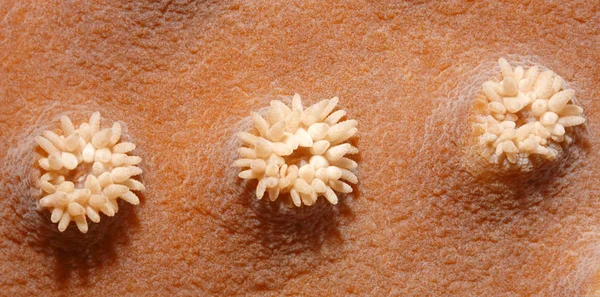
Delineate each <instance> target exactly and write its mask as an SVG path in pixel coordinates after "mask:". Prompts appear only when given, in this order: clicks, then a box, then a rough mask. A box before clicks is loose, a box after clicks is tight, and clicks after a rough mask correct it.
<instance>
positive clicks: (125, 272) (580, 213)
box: [0, 0, 600, 296]
mask: <svg viewBox="0 0 600 297" xmlns="http://www.w3.org/2000/svg"><path fill="white" fill-rule="evenodd" d="M93 2H94V3H87V2H79V1H78V2H66V1H29V2H27V1H21V2H18V3H16V1H5V2H3V3H1V4H0V139H1V140H0V166H1V167H0V187H1V191H0V220H1V223H0V295H3V296H24V295H31V296H36V295H42V294H43V295H44V296H53V295H55V296H80V295H86V296H141V295H144V296H170V295H177V296H190V295H203V296H207V295H218V296H231V295H248V296H257V295H276V296H282V295H303V296H317V295H320V296H410V295H412V296H441V295H456V296H467V295H482V296H528V295H534V296H535V295H536V296H550V295H552V294H556V296H583V295H586V294H593V293H594V290H595V288H594V287H595V283H597V282H598V279H600V278H598V277H597V274H598V271H599V270H600V228H598V226H599V224H600V213H599V211H598V207H599V206H600V182H599V181H600V180H599V178H600V174H599V173H598V168H599V165H600V159H599V158H598V157H599V156H598V152H597V148H598V138H597V136H596V135H597V134H598V129H599V128H598V125H597V123H598V121H599V120H600V117H599V116H598V113H597V112H598V110H600V106H599V102H600V101H598V99H597V98H598V97H599V96H600V91H599V85H600V70H599V67H600V50H599V48H600V25H599V24H600V3H599V2H597V1H503V2H502V3H498V1H458V0H457V1H404V2H401V1H339V2H335V3H329V2H330V1H253V2H249V1H248V2H247V1H209V2H205V1H198V2H196V1H168V2H167V1H162V2H158V1H120V2H119V1H115V2H112V1H109V2H105V3H104V2H101V1H93ZM188 2H189V3H188ZM563 2H564V3H563ZM501 56H504V57H507V58H508V60H509V61H510V62H515V61H530V62H533V63H536V64H539V65H544V66H546V67H548V68H550V69H552V70H554V71H555V72H556V73H558V74H559V75H561V76H563V77H564V78H565V79H566V80H567V81H568V82H569V83H570V84H571V86H572V87H573V88H575V89H576V91H577V98H578V102H579V103H580V105H582V106H583V107H584V109H585V113H586V116H587V127H586V131H587V132H586V135H585V137H586V139H585V141H584V143H583V144H582V145H581V146H580V147H579V148H577V149H575V150H573V154H575V156H574V157H573V158H572V162H571V163H569V164H563V165H564V166H565V167H564V168H565V169H564V170H557V171H555V172H553V173H552V174H553V175H552V176H551V177H549V178H547V179H544V180H543V182H537V183H527V182H523V183H519V182H516V183H514V182H513V183H505V182H503V181H502V180H496V181H490V180H487V181H482V180H479V179H477V178H474V177H473V176H472V175H471V174H470V173H469V172H468V171H465V170H463V169H462V162H464V148H462V147H461V142H460V141H458V140H459V139H460V138H461V137H462V136H463V134H464V133H465V130H464V129H460V127H463V126H464V125H465V123H467V120H468V119H467V114H466V113H465V112H464V111H465V108H464V106H463V108H452V104H453V103H457V102H462V104H468V102H469V93H468V90H469V89H470V88H471V87H472V86H473V85H475V86H476V83H475V82H478V81H480V80H481V78H483V79H485V77H484V76H483V74H485V73H488V74H489V71H490V70H493V68H494V63H495V61H496V60H497V59H498V58H499V57H501ZM295 92H297V93H300V94H301V95H302V96H303V98H304V100H305V103H314V102H316V101H317V100H319V99H322V98H330V97H333V96H339V97H340V107H341V108H343V109H345V110H346V111H347V112H348V115H349V117H350V118H354V119H357V120H358V121H359V134H358V136H357V137H356V139H355V141H354V142H355V144H356V145H357V146H358V148H359V149H360V151H361V153H360V155H359V156H358V157H357V159H358V160H359V170H358V173H359V178H360V183H359V184H358V186H357V187H355V193H354V195H352V196H349V197H345V198H342V199H341V202H340V204H339V205H337V206H330V205H328V204H327V203H324V202H325V201H321V203H318V204H317V205H316V206H314V207H313V208H303V209H300V210H298V209H297V210H287V211H280V210H278V208H277V206H278V204H276V203H275V204H269V203H268V202H266V201H259V202H257V201H255V199H254V197H253V196H252V195H251V194H249V191H248V189H246V188H245V187H244V185H242V184H241V183H240V181H239V180H238V179H237V178H236V174H237V172H238V170H237V169H235V168H231V167H230V164H231V163H232V162H233V160H234V159H235V158H236V154H235V148H236V146H237V145H239V143H238V142H237V141H236V139H235V137H234V134H235V132H236V131H238V130H239V129H242V128H243V127H245V126H244V125H245V124H244V123H246V122H245V120H244V118H245V117H247V116H248V115H249V112H250V111H252V110H258V109H259V108H261V107H263V106H267V105H268V103H269V101H270V100H272V99H276V98H278V96H279V95H291V94H293V93H295ZM457 104H458V103H457ZM467 106H468V105H467ZM93 111H100V112H101V113H102V116H103V117H104V120H103V121H104V124H105V125H108V124H110V123H111V122H112V121H115V120H119V121H121V122H122V123H123V125H124V127H125V129H126V136H127V137H128V138H129V139H131V140H132V141H134V142H135V143H136V144H137V145H138V149H137V150H136V154H138V155H140V156H141V157H142V158H144V161H143V163H142V167H143V169H144V174H143V175H142V177H141V180H142V181H143V182H144V183H145V185H146V188H147V190H146V191H145V193H144V195H143V196H142V203H141V205H139V206H137V207H130V206H128V205H123V207H122V209H121V211H120V212H119V213H118V215H117V216H116V217H114V218H107V217H103V218H102V222H101V223H100V224H96V225H94V226H93V227H92V228H91V229H90V231H89V232H88V234H86V235H85V236H84V235H80V234H79V233H78V232H77V230H76V228H75V226H71V227H70V228H69V230H67V231H66V232H65V233H63V234H59V233H58V232H57V231H56V230H55V229H56V226H55V225H54V224H51V223H50V221H49V218H48V217H49V215H48V212H47V211H41V210H38V209H37V206H36V198H35V191H34V189H35V182H34V181H35V179H34V178H35V169H34V168H35V167H34V164H35V158H36V155H35V143H34V141H33V137H34V136H35V135H38V134H39V133H41V131H43V130H44V129H56V128H57V127H58V126H59V121H58V119H59V116H60V115H62V114H68V115H70V116H71V117H72V118H73V119H74V120H75V122H76V123H79V122H80V121H81V120H83V119H86V118H88V117H89V115H91V113H92V112H93ZM321 200H324V199H321Z"/></svg>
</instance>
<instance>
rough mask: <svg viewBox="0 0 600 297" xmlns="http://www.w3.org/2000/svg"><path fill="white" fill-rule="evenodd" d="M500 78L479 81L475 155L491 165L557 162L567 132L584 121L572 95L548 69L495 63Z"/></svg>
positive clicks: (567, 141)
mask: <svg viewBox="0 0 600 297" xmlns="http://www.w3.org/2000/svg"><path fill="white" fill-rule="evenodd" d="M498 64H499V65H500V71H501V74H502V75H501V77H502V78H501V79H492V80H488V81H486V82H484V83H483V85H482V89H481V95H482V96H481V97H482V98H480V99H479V100H480V101H483V103H484V105H485V106H486V108H485V114H484V115H480V116H479V119H478V121H477V123H476V125H475V131H476V134H478V135H479V145H480V146H481V147H482V149H481V151H480V153H481V155H482V156H484V157H485V158H486V159H488V160H489V161H490V162H492V163H498V164H503V163H504V164H515V163H518V164H524V163H528V162H530V161H531V160H530V158H534V157H535V156H540V157H542V158H543V159H545V160H550V161H551V160H554V159H556V157H557V155H558V153H559V151H560V150H562V149H563V148H565V147H567V146H569V145H570V144H571V143H572V141H573V138H572V128H571V127H574V126H578V125H581V124H583V123H584V122H585V118H584V117H583V115H582V114H583V108H581V107H580V106H578V105H576V104H575V103H574V102H573V100H574V98H575V91H574V90H573V89H565V85H566V84H565V81H564V79H563V78H562V77H560V76H558V75H557V74H555V73H554V72H552V71H551V70H545V71H543V72H541V73H540V69H539V68H538V67H537V66H533V67H530V68H529V69H527V70H525V69H524V68H523V67H521V66H518V67H516V68H514V69H513V68H512V67H511V66H510V64H509V63H508V62H507V61H506V60H505V59H503V58H500V59H499V61H498Z"/></svg>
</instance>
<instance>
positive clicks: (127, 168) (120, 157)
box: [35, 112, 144, 233]
mask: <svg viewBox="0 0 600 297" xmlns="http://www.w3.org/2000/svg"><path fill="white" fill-rule="evenodd" d="M60 121H61V126H62V132H61V133H58V134H57V133H54V132H52V131H44V133H43V134H42V135H41V136H37V137H36V138H35V140H36V142H37V144H38V145H39V146H40V147H41V148H42V149H43V150H44V151H45V152H46V153H47V155H46V156H44V157H42V158H41V159H40V160H39V162H38V163H39V166H40V167H41V168H42V170H43V171H44V174H43V175H42V176H41V177H40V180H39V186H40V188H41V189H42V191H43V192H44V193H45V194H46V196H44V197H43V198H42V199H40V201H39V202H40V205H41V206H42V207H44V208H48V209H50V210H51V211H52V216H51V220H52V222H53V223H58V230H59V231H61V232H62V231H64V230H66V229H67V227H68V226H69V224H70V223H71V221H75V223H76V224H77V227H78V228H79V231H81V232H82V233H86V232H87V231H88V224H87V219H86V217H88V218H89V219H90V220H92V222H95V223H98V222H100V215H99V213H100V212H102V213H104V214H106V215H107V216H114V215H115V213H116V212H117V211H118V210H119V207H118V204H117V199H118V198H121V199H123V200H125V201H127V202H129V203H131V204H133V205H137V204H139V202H140V200H139V199H138V197H137V196H136V195H135V194H134V193H133V192H131V191H132V190H133V191H143V190H144V185H143V184H142V183H141V182H139V181H137V180H135V179H132V178H131V177H133V176H136V175H139V174H141V173H142V170H141V169H140V168H138V167H137V166H136V165H137V164H139V163H140V162H141V160H142V159H141V158H140V157H137V156H131V155H128V153H129V152H131V151H133V150H134V149H135V144H133V143H131V142H120V139H121V125H119V123H116V122H115V123H114V124H113V125H112V127H111V128H105V129H100V113H98V112H95V113H94V114H92V116H91V118H90V121H89V123H82V124H81V125H80V126H79V128H77V129H76V128H75V127H74V126H73V123H72V122H71V119H69V117H68V116H63V117H61V119H60Z"/></svg>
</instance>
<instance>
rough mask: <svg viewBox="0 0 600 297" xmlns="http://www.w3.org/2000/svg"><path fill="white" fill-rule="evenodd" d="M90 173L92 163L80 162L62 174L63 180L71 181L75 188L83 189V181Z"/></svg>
mask: <svg viewBox="0 0 600 297" xmlns="http://www.w3.org/2000/svg"><path fill="white" fill-rule="evenodd" d="M90 174H92V163H87V162H82V163H81V164H79V165H78V166H77V167H76V168H75V169H73V170H70V171H69V172H68V173H67V174H65V175H64V176H65V181H70V182H72V183H73V184H74V185H75V188H76V189H83V188H85V181H86V179H87V177H88V175H90Z"/></svg>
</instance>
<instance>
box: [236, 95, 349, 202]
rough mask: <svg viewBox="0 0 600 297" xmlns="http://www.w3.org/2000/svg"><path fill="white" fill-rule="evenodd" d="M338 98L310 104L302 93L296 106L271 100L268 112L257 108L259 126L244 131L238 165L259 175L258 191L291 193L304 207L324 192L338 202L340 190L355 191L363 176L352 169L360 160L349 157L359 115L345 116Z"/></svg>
mask: <svg viewBox="0 0 600 297" xmlns="http://www.w3.org/2000/svg"><path fill="white" fill-rule="evenodd" d="M338 101H339V99H338V98H337V97H334V98H332V99H324V100H321V101H319V102H317V103H315V104H314V105H312V106H309V107H307V108H306V109H305V108H303V106H302V101H301V99H300V95H298V94H295V95H294V96H293V98H292V104H291V107H288V106H287V105H286V104H284V103H283V102H281V101H279V100H273V101H271V104H270V107H269V109H268V112H267V113H266V115H265V116H264V117H263V116H262V115H260V114H258V113H256V112H252V113H251V117H252V120H253V122H254V126H255V129H254V130H252V131H249V132H239V133H238V137H239V138H240V139H241V140H242V142H243V146H242V147H241V148H240V149H239V154H240V156H241V159H238V160H236V161H235V162H234V163H233V166H236V167H241V168H243V169H244V170H243V171H242V172H240V173H239V177H240V178H242V179H246V180H253V179H256V180H258V184H257V186H256V197H257V198H258V199H262V198H263V196H264V195H265V193H268V195H269V198H270V200H271V201H274V200H276V199H277V198H278V197H279V196H280V195H282V194H289V196H290V197H291V200H292V203H293V204H294V205H295V206H297V207H299V206H301V205H302V204H304V205H308V206H309V205H313V204H314V203H315V202H316V201H317V198H318V197H319V196H323V197H325V199H327V201H329V202H330V203H331V204H337V203H338V196H337V194H336V193H335V192H339V193H350V192H352V187H351V186H350V185H349V184H348V183H351V184H356V183H357V182H358V178H357V177H356V175H355V174H354V173H353V172H352V171H351V170H353V169H355V168H356V167H357V166H358V165H357V163H356V162H355V161H353V160H351V159H349V158H347V157H346V155H349V154H356V153H358V149H357V148H356V147H354V146H352V145H351V144H350V143H347V142H346V141H347V140H348V139H349V138H351V137H352V136H354V135H355V134H356V132H357V131H358V129H357V125H358V122H357V121H356V120H346V121H342V122H340V120H341V119H342V118H343V117H344V116H345V115H346V112H345V111H343V110H337V111H333V110H334V109H335V108H336V106H337V103H338Z"/></svg>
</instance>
